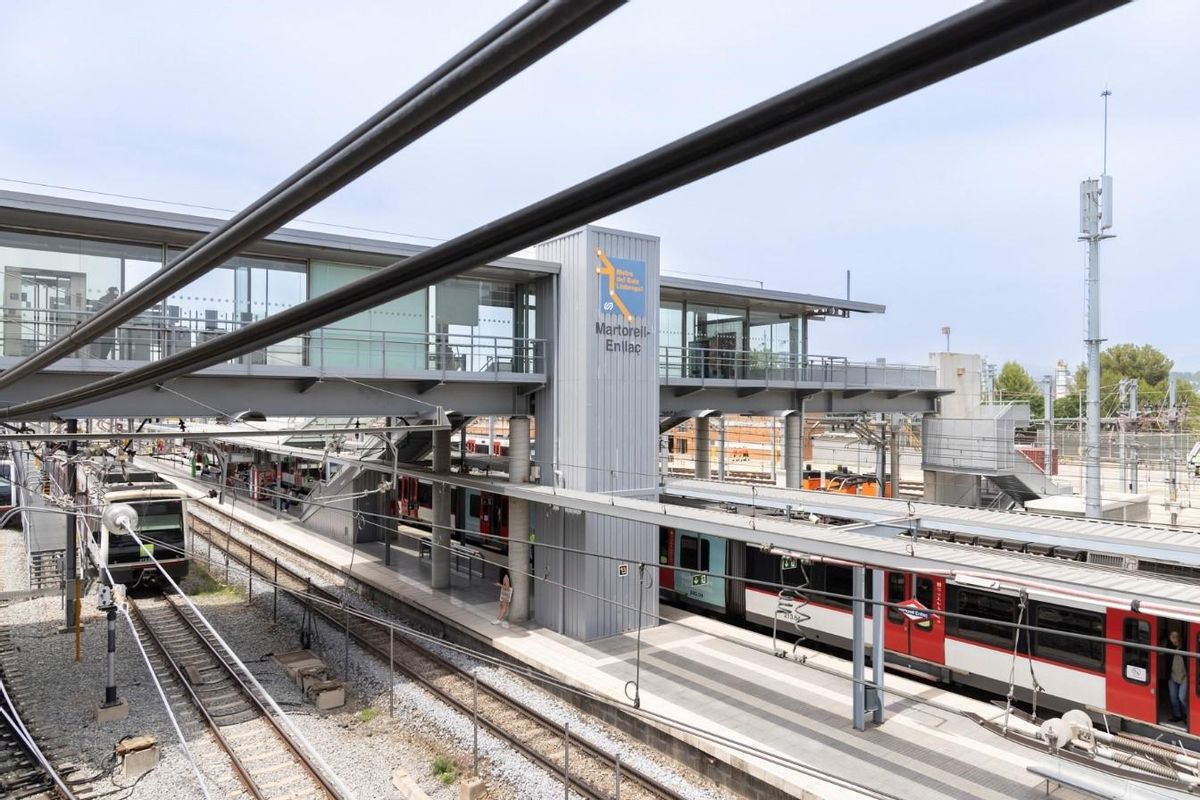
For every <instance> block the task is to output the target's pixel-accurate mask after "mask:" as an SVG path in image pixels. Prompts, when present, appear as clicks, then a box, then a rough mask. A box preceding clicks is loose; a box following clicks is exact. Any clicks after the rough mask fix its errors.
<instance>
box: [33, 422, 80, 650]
mask: <svg viewBox="0 0 1200 800" xmlns="http://www.w3.org/2000/svg"><path fill="white" fill-rule="evenodd" d="M78 432H79V420H77V419H69V420H67V433H78ZM78 454H79V442H78V441H76V440H75V439H71V442H70V443H69V444H68V445H67V475H66V478H67V485H66V486H64V487H63V490H64V491H65V492H66V495H67V499H68V502H69V503H70V505H68V506H67V549H66V552H65V553H64V558H63V569H64V571H65V572H66V578H67V580H66V582H65V584H64V587H63V588H64V590H65V591H66V593H67V597H66V600H67V602H66V606H67V630H68V631H72V630H74V629H75V623H76V620H77V617H76V615H77V614H78V613H79V609H78V608H77V607H76V601H75V584H76V581H77V580H78V578H77V576H78V574H79V565H78V564H77V563H76V558H77V555H78V552H79V543H78V542H77V541H76V539H77V537H78V535H79V533H78V523H77V522H76V519H75V512H76V500H77V498H76V497H75V495H76V493H77V492H78V491H79V488H78V486H77V485H76V476H75V470H76V469H78V466H77V465H76V463H75V457H76V456H77V455H78ZM42 468H43V469H47V470H48V469H49V466H48V465H46V464H45V463H44V462H43V467H42Z"/></svg>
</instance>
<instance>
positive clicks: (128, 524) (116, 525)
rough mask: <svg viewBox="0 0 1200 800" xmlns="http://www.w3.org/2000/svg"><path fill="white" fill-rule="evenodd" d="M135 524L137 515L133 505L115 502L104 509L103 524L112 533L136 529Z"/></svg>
mask: <svg viewBox="0 0 1200 800" xmlns="http://www.w3.org/2000/svg"><path fill="white" fill-rule="evenodd" d="M137 524H138V515H137V512H136V511H134V510H133V506H130V505H126V504H124V503H117V504H115V505H111V506H109V507H108V508H106V509H104V526H105V527H106V528H108V529H109V531H111V532H113V533H125V532H126V531H128V530H136V529H137Z"/></svg>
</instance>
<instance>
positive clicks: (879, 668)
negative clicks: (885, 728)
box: [871, 569, 887, 725]
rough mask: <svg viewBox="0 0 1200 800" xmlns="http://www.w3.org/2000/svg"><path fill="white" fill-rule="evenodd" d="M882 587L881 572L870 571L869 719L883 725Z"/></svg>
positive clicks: (883, 616)
mask: <svg viewBox="0 0 1200 800" xmlns="http://www.w3.org/2000/svg"><path fill="white" fill-rule="evenodd" d="M884 591H885V590H884V586H883V570H881V569H873V570H871V599H872V600H874V601H876V603H877V605H875V607H874V608H873V609H872V611H871V614H872V616H871V648H872V649H871V675H872V683H874V684H875V692H874V695H875V696H874V705H873V706H872V708H873V709H874V710H873V711H872V712H871V719H872V720H873V721H874V722H877V723H879V724H881V725H882V724H883V675H884V673H883V666H884V663H885V661H886V655H885V650H884V647H883V638H884V633H883V620H884V618H885V617H887V606H884V605H883V601H884V600H885V599H886V596H885V595H884Z"/></svg>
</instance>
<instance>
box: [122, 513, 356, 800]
mask: <svg viewBox="0 0 1200 800" xmlns="http://www.w3.org/2000/svg"><path fill="white" fill-rule="evenodd" d="M121 525H122V527H123V528H125V531H126V533H128V534H129V535H130V536H132V537H133V540H134V541H135V542H137V543H138V546H139V547H141V548H143V549H144V548H145V546H146V545H145V542H143V541H142V539H141V537H139V536H138V535H137V533H136V532H135V531H134V530H133V526H132V525H130V524H129V520H128V519H127V518H123V519H122V520H121ZM146 557H147V558H149V559H150V560H151V561H152V562H154V566H155V567H157V568H158V571H159V572H161V573H162V576H163V577H164V578H166V580H167V583H169V584H171V588H173V589H174V590H175V591H176V593H178V594H179V596H180V597H181V598H183V601H184V602H185V603H187V605H188V608H190V609H191V610H192V613H194V614H195V615H196V617H197V618H198V619H199V620H200V621H201V622H202V623H204V627H205V628H206V629H207V630H208V632H209V633H211V634H212V635H213V638H214V639H216V641H217V643H218V644H219V645H221V648H222V649H223V650H224V651H225V652H226V653H227V654H228V655H229V657H230V658H231V659H233V662H234V663H235V664H237V666H238V667H239V668H240V669H241V670H242V671H243V672H244V673H245V674H246V678H247V679H248V680H249V681H250V683H251V684H253V686H254V688H255V689H257V690H258V691H259V693H260V694H261V695H262V696H263V698H264V699H265V700H266V703H267V705H269V706H270V707H271V710H272V711H273V712H275V714H276V715H277V716H278V718H279V719H280V721H281V722H283V723H284V725H285V726H286V727H287V729H288V732H289V733H290V734H291V735H292V736H294V737H295V738H296V739H297V740H299V741H300V743H301V744H303V745H304V747H305V748H307V749H308V751H309V754H310V756H311V757H312V759H313V760H314V761H315V762H316V765H317V766H318V767H319V768H320V769H321V771H322V772H323V773H325V775H326V777H327V778H329V780H330V781H331V782H332V783H333V784H334V786H335V787H336V788H337V790H338V792H339V793H341V795H342V796H343V797H347V798H353V797H354V796H355V795H354V793H353V792H352V791H350V789H349V787H347V786H346V785H345V784H344V783H343V782H342V779H341V778H340V777H339V776H338V774H337V773H336V772H334V771H333V770H332V769H331V768H330V767H329V765H328V764H326V763H325V759H324V758H322V757H321V754H320V753H319V752H317V750H316V748H314V747H313V745H312V742H310V741H308V738H307V737H305V735H304V734H303V733H301V732H300V729H299V728H297V727H296V725H295V723H293V722H292V719H291V717H289V716H288V715H287V714H285V713H284V711H283V709H282V708H280V707H279V704H278V703H276V702H275V698H273V697H271V695H270V693H269V692H267V690H266V689H264V688H263V685H262V684H261V683H259V682H258V679H257V678H256V677H254V673H253V672H251V671H250V668H249V667H247V666H246V665H245V664H244V663H243V662H242V660H241V659H240V658H238V655H237V653H235V652H233V648H232V647H230V646H229V644H228V643H227V642H226V641H225V639H224V638H223V637H222V636H221V634H219V633H217V630H216V628H214V627H213V626H212V623H210V622H209V621H208V618H207V617H205V616H204V614H202V613H201V612H200V609H198V608H196V605H195V603H193V602H192V599H191V598H190V597H188V596H187V595H186V594H185V593H184V591H183V589H181V588H180V587H179V584H178V583H176V582H175V579H174V578H172V577H171V576H170V575H169V574H168V573H167V570H166V568H165V567H163V565H162V564H160V563H159V561H158V559H157V558H155V557H154V554H153V553H147V554H146ZM109 580H110V581H111V580H112V577H111V575H110V576H109Z"/></svg>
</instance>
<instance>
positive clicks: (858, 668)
mask: <svg viewBox="0 0 1200 800" xmlns="http://www.w3.org/2000/svg"><path fill="white" fill-rule="evenodd" d="M851 569H852V570H853V571H854V572H853V576H854V577H853V579H852V581H851V586H852V587H853V588H852V590H851V591H853V593H854V599H853V600H852V601H851V603H850V606H851V608H852V609H853V613H852V615H851V624H850V631H851V633H850V638H851V643H850V654H851V659H850V660H851V668H850V672H851V677H852V678H853V680H854V683H853V685H852V686H851V687H850V691H851V693H852V694H853V707H852V711H853V717H854V720H853V721H854V730H856V731H861V730H866V727H867V719H866V717H867V714H866V711H867V687H866V685H865V684H864V681H865V680H866V673H867V670H866V665H867V639H866V625H865V622H866V616H867V615H866V610H867V604H866V603H865V602H863V598H864V597H865V596H866V590H867V581H866V572H867V570H866V568H865V567H851Z"/></svg>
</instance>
